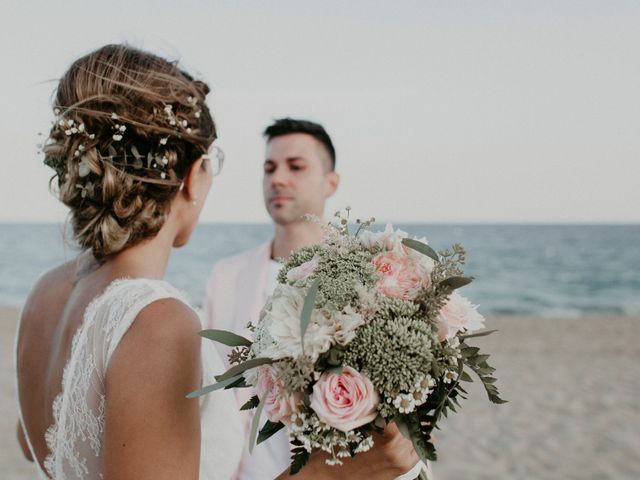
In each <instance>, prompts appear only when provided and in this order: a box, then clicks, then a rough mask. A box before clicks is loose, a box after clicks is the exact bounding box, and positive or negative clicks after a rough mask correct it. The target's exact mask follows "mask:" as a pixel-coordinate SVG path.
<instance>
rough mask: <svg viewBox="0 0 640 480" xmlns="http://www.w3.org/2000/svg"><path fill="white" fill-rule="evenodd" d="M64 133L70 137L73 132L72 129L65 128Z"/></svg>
mask: <svg viewBox="0 0 640 480" xmlns="http://www.w3.org/2000/svg"><path fill="white" fill-rule="evenodd" d="M64 133H65V135H66V136H67V137H70V136H71V135H72V134H73V132H72V131H71V130H65V131H64Z"/></svg>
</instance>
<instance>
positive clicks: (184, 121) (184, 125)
mask: <svg viewBox="0 0 640 480" xmlns="http://www.w3.org/2000/svg"><path fill="white" fill-rule="evenodd" d="M188 125H189V124H188V123H187V121H186V120H182V126H183V127H185V128H186V127H187V126H188Z"/></svg>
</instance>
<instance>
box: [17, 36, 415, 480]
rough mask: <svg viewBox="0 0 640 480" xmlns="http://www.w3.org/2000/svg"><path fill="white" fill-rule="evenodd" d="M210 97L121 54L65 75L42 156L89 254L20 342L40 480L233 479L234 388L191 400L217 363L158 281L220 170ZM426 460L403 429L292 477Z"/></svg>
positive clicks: (36, 296)
mask: <svg viewBox="0 0 640 480" xmlns="http://www.w3.org/2000/svg"><path fill="white" fill-rule="evenodd" d="M208 91H209V88H208V87H207V85H206V84H204V83H202V82H200V81H197V80H194V79H193V78H192V77H191V76H190V75H189V74H187V73H186V72H184V71H183V70H181V69H180V68H179V66H178V65H177V64H176V63H175V62H168V61H166V60H164V59H162V58H159V57H157V56H155V55H152V54H149V53H146V52H143V51H140V50H137V49H133V48H130V47H128V46H124V45H108V46H105V47H102V48H100V49H98V50H96V51H94V52H92V53H90V54H88V55H86V56H84V57H82V58H80V59H79V60H77V61H76V62H75V63H73V65H72V66H71V67H70V68H69V70H68V71H67V72H66V73H65V74H64V76H63V77H62V79H61V80H60V83H59V85H58V88H57V94H56V97H55V102H54V103H55V105H54V106H55V108H54V113H55V115H56V119H55V122H54V124H53V126H52V128H51V132H50V136H49V139H48V141H47V143H46V144H45V146H44V147H43V150H44V153H45V163H46V164H47V165H48V166H50V167H51V168H53V169H54V170H55V176H54V178H53V179H52V182H53V183H54V186H55V187H56V190H57V193H58V196H59V198H60V200H61V201H62V202H63V203H64V204H65V205H66V206H67V207H68V208H69V209H70V223H71V227H72V230H73V236H74V239H75V240H76V242H77V243H78V244H79V245H80V247H81V248H82V250H83V252H84V253H83V254H81V255H80V256H79V257H78V258H77V259H76V260H73V261H71V262H68V263H66V264H64V265H61V266H59V267H57V268H55V269H53V270H51V271H49V272H47V273H46V274H44V275H43V276H42V277H41V278H40V280H39V281H38V282H37V284H36V285H35V286H34V287H33V289H32V291H31V293H30V295H29V298H28V300H27V303H26V305H25V307H24V309H23V313H22V317H21V321H20V326H19V331H18V336H17V340H16V365H17V385H18V398H19V412H20V421H19V424H18V438H19V441H20V443H21V446H22V448H23V451H24V452H25V455H26V456H27V458H29V459H30V460H32V461H34V462H35V464H36V466H37V469H38V475H39V477H40V478H43V479H45V478H54V479H98V478H103V479H108V480H113V479H125V478H126V479H130V478H136V479H146V478H149V479H196V478H203V479H227V478H232V477H233V475H234V471H235V469H236V466H237V463H238V461H239V459H240V456H241V452H242V448H243V442H244V437H243V435H244V433H243V429H242V422H241V421H240V419H239V417H238V412H237V410H238V407H237V405H236V402H235V399H234V398H233V396H232V394H231V393H230V392H228V391H222V392H216V393H214V394H211V395H208V396H205V397H203V399H201V400H190V399H187V398H186V397H185V395H186V393H188V392H190V391H193V390H197V389H199V388H200V387H201V386H202V385H203V384H208V383H212V382H213V381H214V380H213V375H214V374H219V373H220V372H221V371H222V370H223V368H224V367H223V363H222V362H221V360H220V359H218V358H217V357H216V353H215V352H216V350H215V349H214V348H213V347H211V346H210V345H208V344H203V345H201V343H200V337H199V336H198V335H197V332H198V331H199V330H200V329H201V325H200V321H199V318H198V316H197V314H196V313H195V312H194V310H193V309H192V308H191V307H190V306H189V305H188V303H187V300H186V299H185V298H184V296H183V294H182V293H181V292H180V291H178V290H176V289H175V288H174V287H173V286H171V285H170V284H169V283H167V282H166V281H164V280H163V277H164V275H165V271H166V268H167V263H168V260H169V255H170V253H171V249H172V248H173V247H179V246H182V245H184V244H185V243H187V241H188V240H189V237H190V235H191V233H192V232H193V230H194V228H195V226H196V223H197V220H198V216H199V214H200V211H201V209H202V206H203V204H204V201H205V199H206V197H207V194H208V192H209V189H210V187H211V184H212V179H213V176H214V175H216V174H217V173H218V172H219V170H220V168H221V167H222V160H223V157H222V154H221V152H220V151H219V150H218V149H217V148H215V147H212V143H213V141H214V140H215V139H216V136H217V135H216V126H215V124H214V122H213V119H212V117H211V115H210V112H209V109H208V108H207V105H206V103H205V96H206V95H207V93H208ZM417 461H418V459H417V456H416V455H415V453H414V452H413V448H412V447H411V444H410V442H408V441H407V440H405V439H404V438H403V437H402V436H401V435H399V434H398V432H397V431H395V432H388V434H385V435H384V436H383V437H380V438H378V439H377V440H376V446H375V447H374V449H372V450H371V451H370V452H367V453H366V454H360V455H358V456H357V457H355V458H354V459H351V460H349V461H348V462H345V465H344V466H343V467H329V466H325V464H324V459H323V458H322V455H320V454H317V455H313V456H312V459H311V461H310V464H309V465H308V466H307V467H305V468H304V469H303V470H302V472H301V473H299V474H298V475H297V478H299V479H301V480H304V479H307V478H314V479H322V478H368V479H372V480H373V479H378V478H380V479H382V478H393V477H395V476H397V475H400V474H403V473H404V472H406V471H407V470H409V469H410V468H411V467H412V466H413V465H414V464H415V463H416V462H417ZM287 476H288V475H287V473H286V472H284V473H283V474H282V475H281V477H279V478H286V477H287Z"/></svg>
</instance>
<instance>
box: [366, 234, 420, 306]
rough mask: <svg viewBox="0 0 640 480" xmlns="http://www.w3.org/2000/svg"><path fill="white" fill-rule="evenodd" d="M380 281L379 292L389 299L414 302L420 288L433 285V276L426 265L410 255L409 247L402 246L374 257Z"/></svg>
mask: <svg viewBox="0 0 640 480" xmlns="http://www.w3.org/2000/svg"><path fill="white" fill-rule="evenodd" d="M371 262H372V263H373V264H374V265H375V267H376V270H377V271H378V274H379V275H380V280H378V285H377V287H378V290H379V291H380V292H381V293H383V294H384V295H386V296H388V297H397V298H401V299H403V300H413V299H415V298H416V296H417V295H418V292H419V291H420V287H422V286H425V287H428V286H429V285H430V284H431V276H430V272H429V270H428V269H427V268H426V266H425V263H424V262H422V261H421V259H420V258H419V257H417V256H416V255H412V254H410V252H409V251H408V249H407V247H404V246H400V247H397V248H395V249H393V250H391V251H389V252H382V253H379V254H378V255H376V256H375V257H373V259H372V260H371Z"/></svg>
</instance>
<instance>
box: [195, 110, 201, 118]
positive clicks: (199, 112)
mask: <svg viewBox="0 0 640 480" xmlns="http://www.w3.org/2000/svg"><path fill="white" fill-rule="evenodd" d="M201 113H202V110H198V111H197V112H196V113H195V115H196V118H200V115H201Z"/></svg>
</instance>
